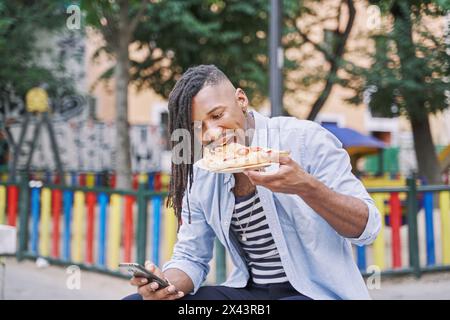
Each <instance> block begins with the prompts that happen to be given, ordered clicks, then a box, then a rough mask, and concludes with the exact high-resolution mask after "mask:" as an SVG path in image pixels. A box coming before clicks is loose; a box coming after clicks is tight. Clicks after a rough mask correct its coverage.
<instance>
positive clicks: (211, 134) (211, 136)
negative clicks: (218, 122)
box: [202, 126, 223, 144]
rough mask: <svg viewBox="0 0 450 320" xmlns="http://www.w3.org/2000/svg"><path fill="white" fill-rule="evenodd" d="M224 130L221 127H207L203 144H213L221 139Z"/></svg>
mask: <svg viewBox="0 0 450 320" xmlns="http://www.w3.org/2000/svg"><path fill="white" fill-rule="evenodd" d="M222 132H223V130H222V128H220V127H206V126H205V131H204V132H203V137H202V142H203V143H204V144H208V143H211V142H213V141H215V140H217V139H219V138H220V137H221V136H222Z"/></svg>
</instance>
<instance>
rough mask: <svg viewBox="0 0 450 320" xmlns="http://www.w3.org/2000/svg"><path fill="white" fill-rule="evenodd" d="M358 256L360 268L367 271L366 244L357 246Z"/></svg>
mask: <svg viewBox="0 0 450 320" xmlns="http://www.w3.org/2000/svg"><path fill="white" fill-rule="evenodd" d="M356 257H357V263H358V268H359V270H361V272H365V271H366V269H367V263H366V246H356Z"/></svg>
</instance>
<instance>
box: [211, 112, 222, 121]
mask: <svg viewBox="0 0 450 320" xmlns="http://www.w3.org/2000/svg"><path fill="white" fill-rule="evenodd" d="M222 115H223V112H222V113H218V114H215V115H213V116H212V118H213V119H214V120H217V119H220V118H222Z"/></svg>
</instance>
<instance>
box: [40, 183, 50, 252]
mask: <svg viewBox="0 0 450 320" xmlns="http://www.w3.org/2000/svg"><path fill="white" fill-rule="evenodd" d="M51 197H52V192H51V190H50V189H49V188H43V189H42V192H41V221H40V223H39V227H40V231H39V253H40V255H42V256H44V257H48V256H49V255H50V228H51V226H50V223H51V201H52V198H51Z"/></svg>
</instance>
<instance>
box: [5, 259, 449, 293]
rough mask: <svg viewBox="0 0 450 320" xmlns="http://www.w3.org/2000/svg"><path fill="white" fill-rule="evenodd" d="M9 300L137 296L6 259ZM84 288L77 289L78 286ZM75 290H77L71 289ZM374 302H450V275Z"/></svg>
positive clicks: (397, 288)
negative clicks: (446, 300) (438, 300)
mask: <svg viewBox="0 0 450 320" xmlns="http://www.w3.org/2000/svg"><path fill="white" fill-rule="evenodd" d="M4 262H5V264H6V276H5V279H4V280H3V277H2V276H0V284H1V281H2V280H3V283H4V293H5V294H4V296H5V299H89V300H90V299H112V300H115V299H120V298H121V297H123V296H125V295H127V294H129V293H132V292H134V289H133V288H132V287H131V286H130V285H129V284H128V281H127V280H124V279H118V278H115V277H111V276H107V275H101V274H98V273H93V272H88V271H81V273H80V277H79V278H78V279H79V280H80V281H79V282H78V281H77V276H76V274H74V273H73V272H71V270H70V269H69V270H67V269H66V268H63V267H57V266H48V267H44V268H39V267H37V266H36V263H35V262H32V261H24V262H21V263H19V262H17V261H16V259H14V258H6V259H4ZM78 283H79V284H80V288H79V289H77V288H76V287H77V284H78ZM69 288H74V289H69ZM370 294H371V295H372V297H373V298H374V299H450V273H439V274H429V275H425V276H423V277H422V278H421V279H420V280H416V279H414V278H412V277H405V278H402V279H398V278H397V279H389V278H386V279H383V278H382V279H381V282H380V289H373V290H370Z"/></svg>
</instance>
